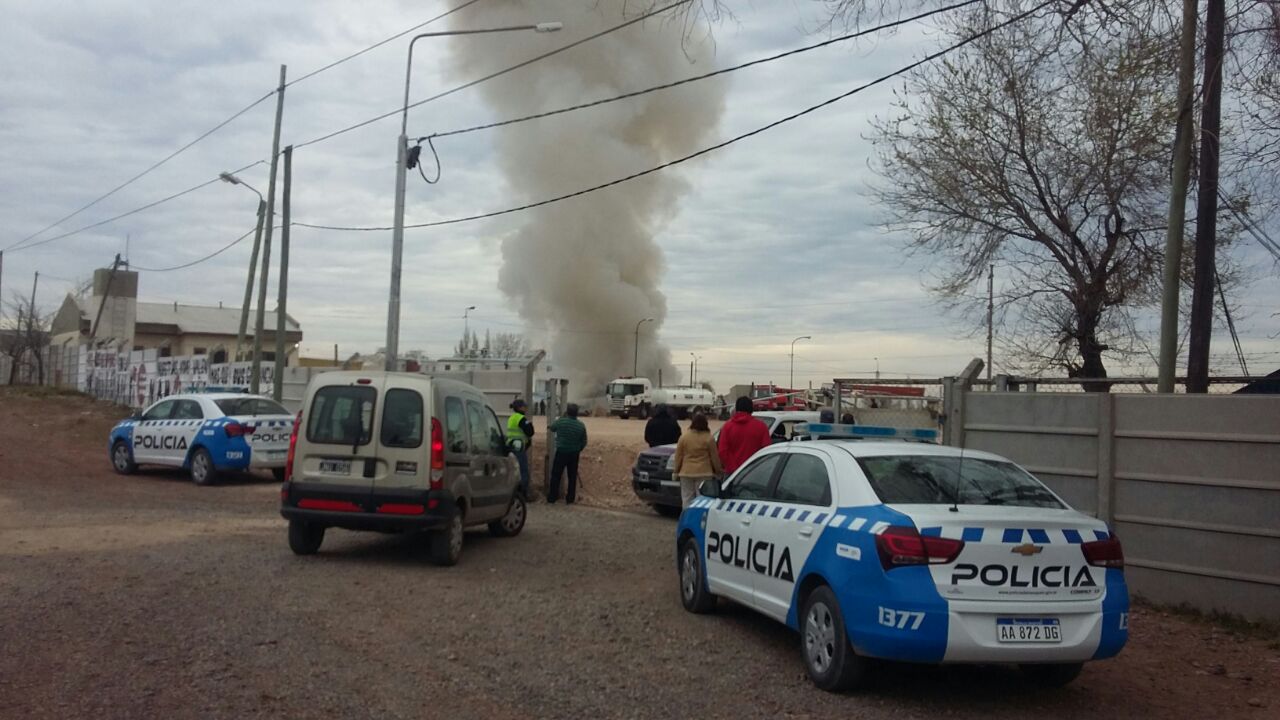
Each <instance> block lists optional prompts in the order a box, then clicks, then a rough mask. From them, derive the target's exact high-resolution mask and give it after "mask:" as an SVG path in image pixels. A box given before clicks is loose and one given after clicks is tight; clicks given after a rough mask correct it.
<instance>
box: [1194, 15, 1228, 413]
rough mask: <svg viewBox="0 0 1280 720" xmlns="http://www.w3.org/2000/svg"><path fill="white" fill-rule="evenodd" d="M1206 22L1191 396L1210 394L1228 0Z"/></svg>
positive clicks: (1197, 200) (1197, 195)
mask: <svg viewBox="0 0 1280 720" xmlns="http://www.w3.org/2000/svg"><path fill="white" fill-rule="evenodd" d="M1207 6H1208V12H1207V13H1206V15H1205V21H1204V84H1203V88H1204V102H1203V103H1202V104H1201V106H1200V177H1199V180H1200V182H1199V185H1198V186H1197V188H1196V257H1195V280H1194V283H1193V284H1192V288H1191V337H1190V340H1189V341H1188V348H1187V392H1189V393H1204V392H1208V391H1209V345H1210V341H1211V339H1212V336H1213V278H1214V274H1215V272H1216V266H1217V259H1216V257H1215V252H1216V250H1217V233H1218V149H1219V131H1220V130H1221V126H1222V62H1223V45H1224V43H1225V35H1226V24H1227V3H1226V0H1207Z"/></svg>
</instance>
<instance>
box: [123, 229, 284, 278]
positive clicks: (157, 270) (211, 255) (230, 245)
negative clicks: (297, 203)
mask: <svg viewBox="0 0 1280 720" xmlns="http://www.w3.org/2000/svg"><path fill="white" fill-rule="evenodd" d="M280 227H281V226H280V225H277V226H275V228H274V229H277V230H278V229H280ZM257 229H258V228H257V227H254V228H253V229H252V230H250V231H249V232H247V233H245V234H243V235H241V236H240V237H238V238H236V239H235V240H232V241H231V242H229V243H227V244H226V245H223V246H222V247H221V248H218V249H217V250H215V251H214V252H211V253H209V254H208V255H205V256H204V257H202V258H199V259H196V260H192V261H191V262H188V263H183V264H181V265H174V266H173V267H165V268H149V267H142V266H141V265H135V264H133V263H129V269H130V270H141V271H143V272H153V273H160V272H171V271H173V270H184V269H186V268H189V267H191V266H192V265H199V264H200V263H202V262H205V261H206V260H212V259H214V258H216V257H218V256H219V255H221V254H222V253H224V252H226V251H228V250H230V249H231V248H233V247H235V246H236V245H239V244H240V243H242V242H244V239H245V238H247V237H249V236H250V235H252V234H254V232H256V231H257Z"/></svg>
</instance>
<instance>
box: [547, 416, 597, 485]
mask: <svg viewBox="0 0 1280 720" xmlns="http://www.w3.org/2000/svg"><path fill="white" fill-rule="evenodd" d="M564 413H565V414H564V417H561V418H558V419H557V420H556V421H555V422H553V423H551V432H553V433H555V434H556V456H555V459H554V460H552V461H551V488H550V489H549V490H548V491H547V502H548V503H551V504H555V502H556V501H557V500H559V499H560V476H561V475H563V474H564V471H565V470H568V471H569V490H568V492H566V493H565V495H564V503H565V505H572V504H573V503H574V501H576V500H577V499H578V458H579V457H581V456H582V451H583V449H585V448H586V447H587V426H586V425H583V424H582V421H581V420H579V419H578V406H577V405H575V404H574V403H569V405H568V407H566V408H565V409H564Z"/></svg>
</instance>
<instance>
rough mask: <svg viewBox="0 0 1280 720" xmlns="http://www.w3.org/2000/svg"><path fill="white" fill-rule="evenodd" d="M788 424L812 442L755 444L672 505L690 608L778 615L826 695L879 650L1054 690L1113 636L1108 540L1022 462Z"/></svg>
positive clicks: (1120, 639) (1122, 593) (1121, 612)
mask: <svg viewBox="0 0 1280 720" xmlns="http://www.w3.org/2000/svg"><path fill="white" fill-rule="evenodd" d="M797 434H802V435H805V434H807V435H809V436H813V435H818V434H820V435H821V436H822V438H823V439H820V440H818V441H815V442H796V441H793V442H789V443H783V444H778V445H773V446H771V447H768V448H765V449H764V450H761V451H760V452H759V453H757V454H756V455H755V456H754V457H753V458H752V459H751V460H750V461H749V462H748V463H747V464H746V465H744V466H743V467H742V468H740V469H738V470H737V471H736V472H735V473H734V474H733V475H732V476H731V477H729V478H727V479H726V480H725V481H724V482H723V483H722V484H721V483H715V482H708V483H706V484H705V485H704V486H703V488H702V490H701V492H700V495H699V497H698V498H696V499H695V500H694V502H693V503H692V505H691V506H690V507H689V508H687V509H686V510H685V511H684V513H683V514H682V515H681V518H680V523H679V525H678V527H677V530H676V544H677V552H678V555H677V558H678V562H677V567H678V571H679V579H680V592H681V599H682V601H683V603H684V606H685V608H686V609H687V610H689V611H691V612H695V613H701V612H708V611H710V610H712V609H713V608H714V607H715V604H716V598H717V597H718V596H719V597H725V598H729V599H731V600H734V601H736V602H738V603H741V604H743V605H746V606H748V607H751V608H754V609H755V610H757V611H759V612H761V613H763V614H765V615H767V616H769V617H771V618H774V619H775V620H779V621H781V622H785V623H786V624H787V625H788V626H790V627H791V628H792V629H794V630H797V631H799V633H800V639H801V655H802V656H803V659H804V662H805V665H806V667H807V669H808V672H809V676H810V678H812V679H813V682H814V683H815V684H816V685H818V686H819V687H821V688H823V689H826V690H842V689H846V688H850V687H854V686H857V685H858V684H860V683H862V682H863V681H864V679H865V676H866V670H867V666H868V661H869V660H871V659H875V658H883V659H889V660H898V661H908V662H920V663H1016V664H1019V665H1020V666H1021V668H1022V670H1023V672H1024V674H1025V676H1026V677H1027V678H1028V679H1029V680H1032V681H1034V682H1037V683H1040V684H1042V685H1046V686H1057V685H1063V684H1066V683H1068V682H1070V681H1071V680H1073V679H1074V678H1075V677H1076V676H1077V675H1078V674H1079V672H1080V669H1081V666H1082V664H1083V663H1084V662H1085V661H1087V660H1097V659H1101V658H1107V657H1111V656H1113V655H1115V654H1116V653H1118V652H1120V649H1121V648H1122V647H1123V646H1124V644H1125V641H1126V640H1127V638H1128V611H1129V593H1128V589H1127V587H1126V585H1125V580H1124V570H1123V568H1124V555H1123V553H1122V551H1121V547H1120V542H1119V540H1117V539H1116V537H1115V536H1114V535H1113V534H1111V532H1110V531H1109V530H1108V528H1107V526H1106V525H1105V524H1104V523H1103V522H1101V521H1099V520H1097V519H1096V518H1093V517H1090V516H1088V515H1085V514H1083V513H1080V512H1077V511H1076V510H1073V509H1071V508H1070V507H1069V506H1068V505H1067V504H1066V503H1065V502H1063V501H1062V499H1061V498H1059V497H1058V496H1057V495H1055V494H1054V493H1053V492H1052V491H1050V490H1049V489H1048V488H1046V487H1045V486H1044V485H1043V484H1041V483H1040V481H1039V480H1037V479H1036V478H1034V477H1033V476H1032V475H1031V474H1030V473H1028V472H1027V471H1025V470H1023V469H1022V468H1020V467H1018V466H1017V465H1015V464H1014V463H1012V462H1010V461H1009V460H1007V459H1005V458H1003V457H1000V456H999V455H994V454H991V453H985V452H977V451H972V450H960V449H957V448H951V447H943V446H940V445H937V444H934V442H933V441H935V437H936V432H935V431H932V430H919V431H902V430H896V429H894V428H873V427H859V426H850V425H825V424H824V425H819V424H817V423H810V424H808V426H805V427H802V428H799V429H798V430H797ZM904 436H906V437H911V438H914V439H918V440H924V441H925V442H904V441H903V440H901V439H893V438H900V437H904ZM833 437H836V438H841V437H842V438H847V439H831V438H833ZM874 438H890V439H879V440H877V439H874Z"/></svg>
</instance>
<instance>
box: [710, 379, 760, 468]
mask: <svg viewBox="0 0 1280 720" xmlns="http://www.w3.org/2000/svg"><path fill="white" fill-rule="evenodd" d="M733 409H734V413H733V417H731V418H729V420H728V422H726V423H725V424H724V427H722V428H720V442H719V443H718V445H717V448H718V449H719V451H720V462H721V463H722V464H723V465H724V474H725V475H729V474H731V473H732V472H733V471H734V470H737V469H738V468H739V467H741V466H742V465H743V464H744V463H746V462H747V460H749V459H751V456H752V455H755V454H756V451H757V450H760V449H762V448H766V447H769V445H770V443H771V441H770V439H769V428H768V427H766V426H765V424H764V423H763V422H762V421H760V420H757V419H755V418H754V417H752V416H751V398H749V397H746V396H743V397H740V398H738V400H737V402H735V403H734V406H733Z"/></svg>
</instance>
